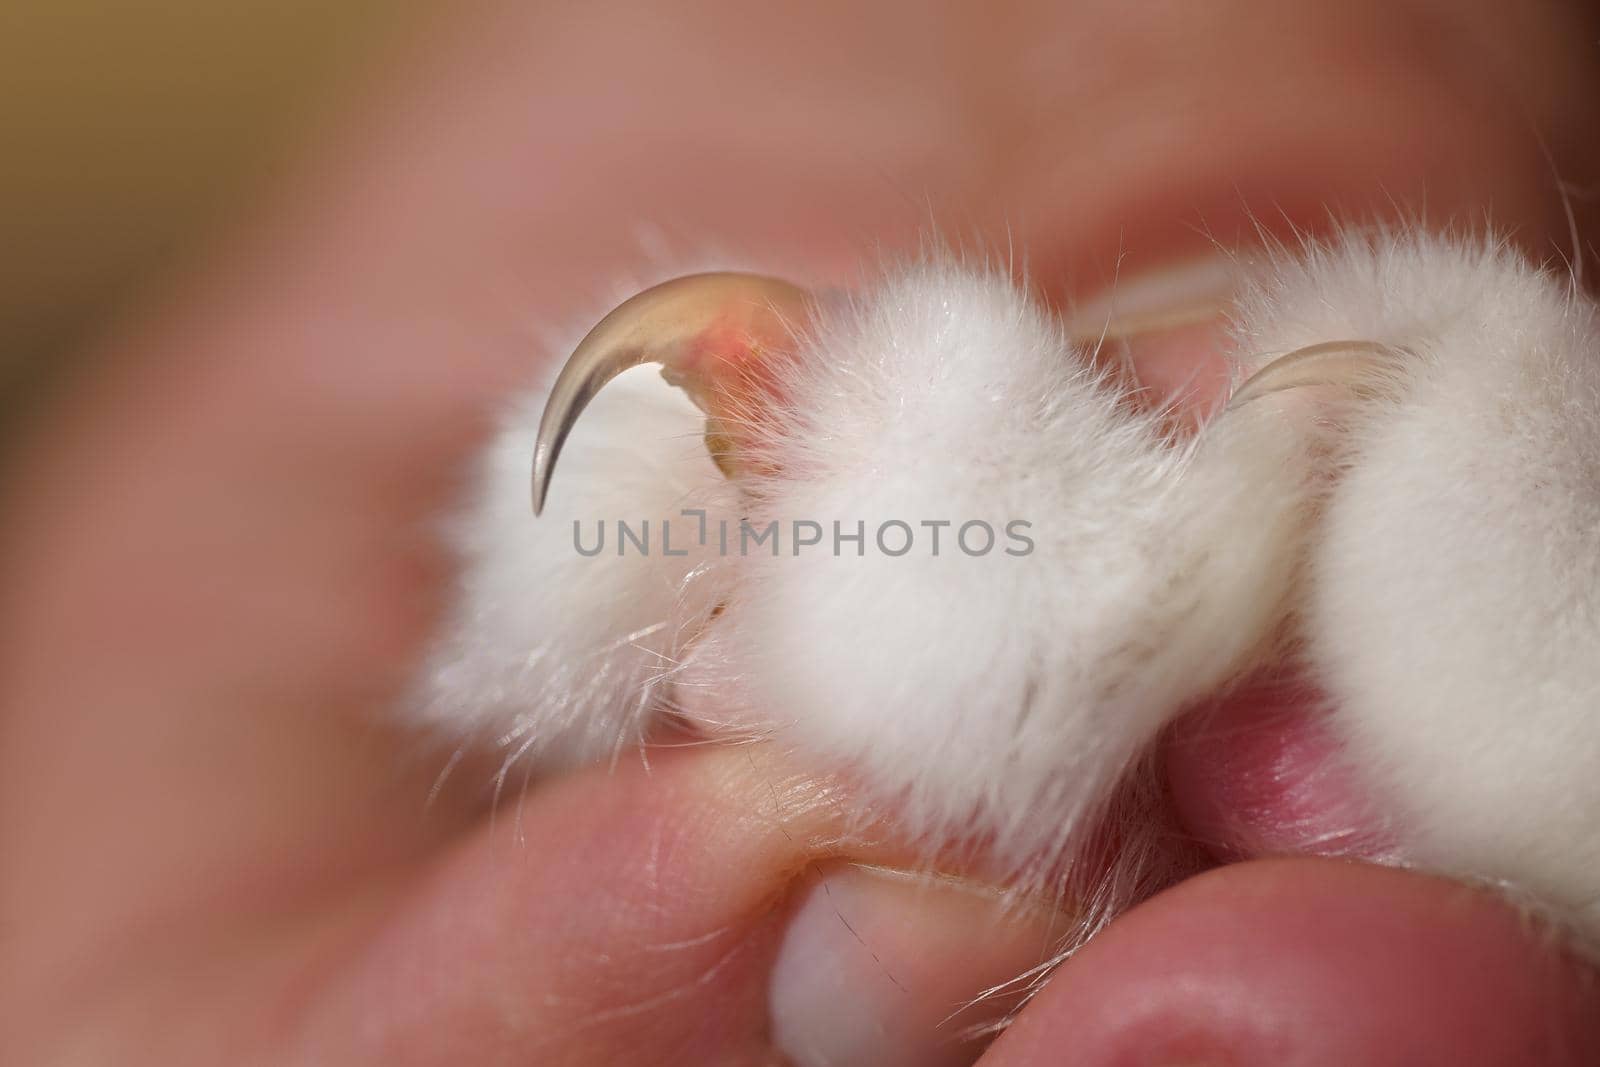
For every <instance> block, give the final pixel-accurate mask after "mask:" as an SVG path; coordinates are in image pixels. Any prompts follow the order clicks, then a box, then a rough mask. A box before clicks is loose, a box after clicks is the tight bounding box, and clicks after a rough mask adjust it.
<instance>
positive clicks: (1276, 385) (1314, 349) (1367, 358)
mask: <svg viewBox="0 0 1600 1067" xmlns="http://www.w3.org/2000/svg"><path fill="white" fill-rule="evenodd" d="M1404 358H1405V350H1404V349H1401V348H1397V347H1395V346H1394V345H1386V344H1381V343H1379V342H1377V341H1323V342H1321V343H1320V344H1314V345H1306V346H1305V347H1304V348H1297V349H1295V350H1294V351H1293V352H1290V353H1289V354H1288V355H1285V356H1279V357H1278V358H1277V359H1275V360H1273V361H1272V362H1271V363H1268V364H1267V365H1266V366H1265V367H1262V368H1261V369H1260V370H1258V371H1256V372H1255V373H1254V374H1252V375H1251V376H1250V377H1249V378H1248V379H1246V380H1245V382H1244V384H1243V385H1241V386H1239V388H1238V389H1236V390H1235V391H1234V394H1233V396H1232V397H1231V398H1230V399H1229V401H1228V410H1230V411H1232V410H1235V409H1237V408H1241V407H1243V406H1244V405H1246V404H1248V403H1250V402H1251V401H1254V400H1259V399H1260V398H1261V397H1264V396H1270V395H1271V394H1273V393H1281V392H1283V391H1284V390H1286V389H1300V388H1303V387H1305V386H1313V385H1337V386H1344V387H1346V388H1349V389H1350V390H1352V391H1353V392H1355V393H1358V394H1367V393H1372V392H1375V391H1377V388H1378V387H1379V386H1380V385H1381V384H1382V383H1383V382H1384V381H1386V380H1387V379H1388V377H1389V375H1390V373H1391V372H1392V371H1393V370H1394V369H1395V367H1396V366H1397V365H1398V363H1399V362H1400V361H1401V360H1402V359H1404Z"/></svg>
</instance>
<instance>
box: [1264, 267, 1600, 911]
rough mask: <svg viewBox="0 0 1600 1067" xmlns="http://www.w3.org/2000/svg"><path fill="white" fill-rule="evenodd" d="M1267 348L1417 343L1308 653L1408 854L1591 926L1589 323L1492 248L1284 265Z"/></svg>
mask: <svg viewBox="0 0 1600 1067" xmlns="http://www.w3.org/2000/svg"><path fill="white" fill-rule="evenodd" d="M1248 317H1249V319H1250V320H1251V322H1252V324H1253V325H1252V326H1251V327H1250V329H1249V336H1250V338H1251V341H1252V343H1253V344H1254V345H1255V346H1256V347H1257V348H1258V349H1260V350H1263V351H1271V350H1279V351H1282V350H1287V349H1290V348H1294V347H1296V346H1298V345H1301V344H1305V343H1310V342H1312V341H1320V340H1327V339H1331V338H1337V337H1362V338H1367V339H1371V340H1377V341H1381V342H1384V343H1388V344H1393V345H1398V346H1404V347H1405V348H1406V349H1408V350H1409V353H1410V355H1409V357H1408V358H1406V359H1404V360H1403V361H1402V362H1401V363H1400V364H1399V365H1398V367H1397V368H1396V369H1397V370H1398V371H1399V377H1398V382H1397V387H1391V388H1386V389H1385V390H1383V391H1382V392H1381V393H1380V395H1378V396H1376V397H1373V398H1369V399H1368V400H1366V401H1364V402H1362V403H1361V404H1359V405H1358V406H1357V407H1356V409H1355V414H1354V416H1353V418H1352V420H1351V421H1350V422H1349V424H1348V426H1347V428H1346V430H1345V434H1344V440H1343V444H1342V446H1341V449H1340V455H1339V459H1340V460H1341V465H1342V467H1343V471H1342V475H1341V477H1340V478H1339V480H1338V482H1337V484H1336V486H1335V488H1334V489H1333V491H1332V495H1331V496H1330V497H1329V499H1328V501H1327V505H1326V513H1325V516H1324V517H1323V520H1322V522H1321V524H1320V527H1319V530H1318V537H1317V542H1316V544H1315V546H1314V549H1313V553H1312V571H1311V574H1312V578H1313V580H1312V582H1311V583H1310V586H1309V588H1308V596H1307V600H1306V608H1305V610H1306V616H1307V621H1306V628H1305V632H1306V638H1307V642H1308V653H1309V656H1310V658H1311V661H1312V663H1313V665H1314V666H1315V667H1316V668H1317V670H1318V671H1319V673H1320V675H1321V678H1322V681H1323V683H1324V685H1325V687H1326V688H1327V690H1328V693H1329V696H1330V697H1331V703H1332V707H1333V709H1334V710H1333V718H1332V721H1333V724H1334V725H1335V727H1336V729H1337V730H1338V731H1339V733H1340V734H1341V735H1342V737H1343V738H1344V739H1345V740H1346V741H1347V743H1348V745H1349V747H1350V752H1351V756H1352V760H1351V763H1352V765H1353V766H1355V767H1357V768H1358V769H1359V770H1360V771H1361V772H1362V773H1363V774H1364V776H1365V777H1366V779H1367V780H1368V782H1369V783H1370V784H1371V786H1372V787H1373V788H1374V789H1375V790H1376V791H1377V794H1378V796H1379V797H1380V798H1381V800H1382V801H1384V802H1385V804H1384V806H1385V807H1386V808H1387V809H1388V810H1389V811H1391V812H1392V813H1393V820H1394V825H1395V828H1396V831H1397V832H1398V834H1399V835H1400V837H1401V839H1402V844H1403V845H1404V846H1405V851H1406V852H1407V853H1408V854H1410V855H1411V856H1412V857H1413V858H1415V859H1416V860H1418V861H1419V862H1422V863H1424V864H1427V865H1430V866H1434V867H1437V868H1441V869H1443V870H1446V871H1449V872H1453V873H1456V874H1460V875H1466V876H1471V877H1478V878H1489V879H1497V880H1507V881H1510V882H1514V883H1516V884H1518V885H1519V886H1521V887H1524V888H1527V889H1531V890H1533V891H1534V892H1535V893H1536V894H1537V895H1538V896H1540V897H1542V898H1543V899H1545V900H1546V901H1547V902H1550V903H1553V904H1556V905H1558V906H1560V907H1562V908H1563V909H1564V910H1568V911H1572V912H1580V913H1586V916H1585V917H1586V920H1587V921H1588V922H1589V923H1591V924H1594V923H1600V317H1597V314H1596V309H1595V306H1594V304H1593V302H1592V301H1591V300H1589V299H1588V298H1586V297H1582V296H1578V295H1575V294H1574V293H1573V292H1572V291H1571V288H1570V286H1569V284H1568V283H1567V281H1566V280H1565V279H1564V278H1558V277H1554V276H1552V275H1549V274H1546V273H1543V272H1540V271H1537V270H1535V269H1533V268H1531V267H1530V266H1528V265H1527V264H1526V263H1525V262H1523V261H1522V260H1521V259H1520V258H1518V257H1517V256H1515V255H1514V254H1512V253H1510V252H1508V251H1505V250H1504V249H1501V248H1497V247H1495V246H1492V245H1489V244H1487V243H1484V242H1453V241H1446V240H1442V239H1430V238H1423V237H1414V236H1413V237H1394V236H1377V237H1370V238H1363V237H1355V238H1351V239H1348V240H1346V241H1344V242H1343V243H1341V244H1338V245H1335V246H1332V247H1330V248H1326V249H1321V250H1316V251H1314V252H1313V253H1312V254H1311V255H1310V256H1309V258H1306V259H1303V260H1301V261H1300V262H1298V263H1295V264H1290V263H1285V264H1281V265H1280V266H1279V269H1278V270H1277V271H1276V272H1275V273H1274V275H1273V276H1272V280H1271V282H1270V284H1269V285H1268V286H1266V287H1265V288H1263V289H1262V290H1260V291H1259V292H1258V293H1257V294H1256V295H1255V297H1254V299H1253V302H1252V304H1251V306H1250V308H1249V313H1248Z"/></svg>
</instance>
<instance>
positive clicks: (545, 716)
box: [417, 367, 731, 767]
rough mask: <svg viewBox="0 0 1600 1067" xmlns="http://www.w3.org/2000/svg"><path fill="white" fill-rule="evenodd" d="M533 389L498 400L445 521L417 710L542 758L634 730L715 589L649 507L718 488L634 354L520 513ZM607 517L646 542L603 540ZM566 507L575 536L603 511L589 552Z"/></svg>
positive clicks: (612, 529)
mask: <svg viewBox="0 0 1600 1067" xmlns="http://www.w3.org/2000/svg"><path fill="white" fill-rule="evenodd" d="M553 375H554V369H552V370H551V371H550V372H549V377H553ZM547 392H548V382H546V383H542V384H541V385H540V386H539V387H538V388H535V389H534V390H532V391H531V392H530V393H529V394H528V395H526V396H524V397H522V398H520V399H519V400H518V401H517V402H516V403H515V404H514V405H513V406H512V407H511V409H510V410H509V411H508V413H507V416H506V418H505V421H504V424H503V429H502V430H501V432H500V433H499V434H498V435H497V437H496V438H495V440H494V442H493V444H492V445H491V446H490V447H489V448H488V449H487V450H486V451H485V453H484V455H483V457H482V460H481V463H480V467H479V469H478V470H477V471H476V473H475V476H474V484H473V485H472V487H471V491H470V494H469V499H468V500H467V502H466V505H465V507H464V508H463V509H462V511H461V512H460V513H459V514H458V515H457V516H456V517H455V518H454V519H453V521H452V522H451V524H450V529H449V537H450V541H451V543H452V545H453V547H454V548H455V550H456V552H457V553H458V555H459V556H460V558H461V562H462V570H461V578H460V588H459V592H458V595H457V599H456V603H455V605H454V607H453V609H452V612H451V616H450V618H449V619H448V620H447V622H446V624H445V626H444V627H443V631H442V633H443V636H442V639H441V640H440V642H439V644H438V646H437V647H436V649H435V650H434V652H433V654H432V656H431V658H430V661H429V664H428V667H427V670H426V674H425V678H424V685H423V692H422V694H421V697H420V700H419V702H418V709H417V713H418V714H419V715H420V716H421V717H422V719H423V720H424V721H425V722H427V723H429V724H432V725H434V726H437V727H439V728H441V729H443V730H445V731H447V732H448V733H450V734H452V735H455V736H465V737H468V738H476V739H477V740H478V741H479V742H480V743H485V744H489V743H498V744H500V745H502V746H503V747H505V748H506V749H507V750H508V752H509V753H512V754H515V755H516V756H518V757H519V758H526V759H528V760H530V761H532V762H533V763H534V764H535V765H537V766H546V767H549V766H562V765H570V764H573V763H579V762H584V761H590V760H594V759H600V758H606V757H609V756H612V755H614V754H615V753H616V752H618V751H619V750H620V749H621V748H622V747H624V746H628V745H633V744H636V743H637V742H638V741H639V740H640V739H641V738H642V736H643V733H644V731H645V729H646V728H647V726H648V723H649V719H650V716H651V715H653V714H654V713H655V712H656V710H657V708H658V706H659V704H660V701H661V699H662V697H663V692H664V686H663V685H662V682H663V681H664V680H665V679H666V678H668V677H670V674H671V671H672V668H673V667H674V665H675V664H676V662H677V659H678V657H679V656H680V655H681V653H682V651H683V648H684V646H685V644H686V643H687V641H688V640H689V639H690V638H691V637H692V635H693V634H694V632H695V631H696V630H697V629H698V627H699V625H700V624H701V622H702V621H703V618H704V616H705V614H706V612H707V611H708V610H709V609H710V608H711V607H712V606H713V605H714V604H715V603H716V600H717V595H718V594H717V591H716V580H717V574H716V568H715V567H714V566H710V565H709V564H711V562H712V560H711V558H710V557H709V555H708V553H707V552H706V551H705V550H703V549H702V548H701V547H700V546H699V545H697V544H696V543H695V540H694V539H691V538H675V540H674V543H673V545H672V550H673V551H674V552H677V551H679V550H680V549H681V550H686V551H687V554H686V555H684V556H677V555H672V556H667V555H665V554H663V553H662V551H661V547H662V546H661V543H660V537H661V521H662V519H663V518H674V519H676V518H677V517H678V516H679V512H680V510H681V509H683V508H706V509H709V511H710V513H711V516H712V521H715V520H716V517H717V516H720V515H721V514H723V509H725V508H727V507H728V506H729V501H730V499H731V495H730V491H729V489H728V487H727V485H726V483H725V482H724V480H723V478H722V476H721V475H720V474H719V473H718V472H717V469H716V466H715V465H714V464H713V463H712V462H711V460H710V458H709V456H708V455H707V454H706V449H705V445H704V443H703V437H702V430H703V424H704V417H703V416H702V415H701V414H700V412H699V410H698V409H696V408H695V407H694V405H693V404H691V403H690V402H689V401H688V399H687V398H685V397H684V395H683V394H682V393H680V392H678V391H677V390H675V389H673V388H672V387H670V386H668V385H667V384H666V383H665V382H664V381H662V380H661V378H660V376H659V375H658V374H656V373H655V371H654V369H653V368H650V367H639V368H636V369H634V370H632V371H629V372H627V373H625V374H623V375H622V376H620V377H619V378H617V380H616V381H614V382H613V383H612V384H611V386H610V387H609V388H607V389H606V390H604V391H603V392H602V393H601V394H600V396H598V397H596V398H595V400H594V401H593V403H591V405H590V407H589V410H588V411H587V412H585V415H584V418H583V419H582V420H581V421H580V422H579V423H578V425H577V427H576V429H575V430H574V431H573V434H572V437H571V439H570V440H569V441H568V442H567V449H566V454H565V455H564V457H563V459H562V464H561V469H560V471H559V472H558V474H557V476H556V478H555V480H554V482H553V483H552V485H551V489H550V495H549V497H548V499H547V500H546V502H545V511H544V514H543V515H542V516H541V517H540V518H538V519H535V518H534V515H533V511H532V508H531V506H530V504H529V492H528V480H529V469H530V467H529V464H530V457H531V456H532V454H533V440H534V434H535V431H536V429H537V426H538V422H539V413H540V411H541V409H542V408H543V406H544V400H545V396H546V394H547ZM619 520H623V521H626V522H628V523H629V524H630V527H631V528H632V529H633V530H635V531H638V530H640V529H641V526H640V523H641V521H642V520H648V521H649V524H650V534H651V544H650V549H651V551H650V553H649V554H644V553H640V552H636V551H634V550H633V547H632V545H631V544H630V545H629V546H628V549H627V552H626V553H625V554H623V555H619V554H618V544H617V529H616V523H617V522H618V521H619ZM574 521H578V522H581V523H582V544H583V546H584V547H585V548H586V549H592V548H593V547H594V545H595V543H596V541H595V538H596V534H595V524H596V523H597V522H601V523H603V524H604V525H605V527H606V531H605V547H604V550H603V551H602V552H601V553H600V554H598V555H596V556H593V557H592V558H591V557H586V556H584V555H582V554H580V553H579V552H578V551H577V549H576V548H575V546H574V540H573V522H574ZM675 525H678V524H676V523H675ZM687 529H688V527H687V526H679V529H678V530H675V531H674V533H675V534H677V533H680V532H686V531H687Z"/></svg>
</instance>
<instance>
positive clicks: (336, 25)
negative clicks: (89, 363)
mask: <svg viewBox="0 0 1600 1067" xmlns="http://www.w3.org/2000/svg"><path fill="white" fill-rule="evenodd" d="M423 9H424V5H423V4H422V3H421V2H412V0H338V2H334V3H328V2H322V0H224V2H221V3H217V2H207V0H142V2H140V3H137V4H113V3H106V2H105V0H6V3H4V4H0V87H3V88H0V145H3V147H0V249H3V250H4V254H3V256H0V425H10V423H11V420H10V419H9V418H8V417H7V416H10V415H13V414H15V412H16V410H17V408H18V407H19V406H20V405H22V404H24V403H26V402H27V401H28V400H29V399H30V398H31V397H33V396H34V395H35V394H36V393H37V392H38V391H39V390H42V389H46V388H49V387H50V385H51V384H52V383H54V382H57V381H59V380H60V378H61V376H62V374H63V373H65V371H66V370H67V367H66V366H65V360H66V359H67V358H68V357H69V355H70V354H71V353H72V352H73V351H75V350H76V349H77V347H78V346H79V342H80V341H81V340H82V339H83V338H84V337H85V336H86V335H88V334H91V333H93V332H95V331H96V330H97V329H98V328H99V327H100V326H101V325H102V324H103V323H104V322H105V320H106V319H107V318H108V317H110V316H112V315H114V314H116V311H117V309H118V308H119V307H121V306H122V305H123V304H124V303H125V302H127V301H128V300H130V299H132V298H134V297H135V295H136V294H137V293H138V292H139V291H140V290H141V287H142V286H143V285H145V284H151V283H154V282H156V281H157V280H159V279H160V278H161V277H162V276H163V275H164V274H165V272H166V268H167V267H168V266H169V265H170V264H172V263H174V262H175V261H176V260H177V259H179V258H180V257H181V256H182V254H183V252H184V251H185V250H186V249H189V248H192V247H193V246H194V244H195V243H197V242H198V241H200V240H202V239H203V237H204V235H205V233H206V232H207V230H208V228H209V227H210V226H211V225H213V224H214V222H215V221H216V220H218V219H219V218H220V217H222V216H223V215H224V212H225V209H226V208H227V207H228V206H230V205H234V204H236V203H238V202H239V201H240V200H241V199H242V198H246V197H247V196H248V195H249V194H250V193H251V192H252V190H253V189H254V188H255V187H256V186H258V185H259V184H261V183H262V182H264V181H267V180H269V179H270V178H271V177H272V176H273V175H274V174H275V173H277V171H278V170H279V168H280V167H281V164H282V162H283V161H284V160H286V159H287V158H289V157H290V155H291V153H292V149H293V146H294V145H295V144H296V143H298V141H299V140H300V139H301V138H303V137H304V136H305V135H306V130H307V127H308V126H309V125H312V124H313V119H314V117H315V116H316V115H317V114H318V113H319V111H320V109H321V107H322V106H323V105H324V104H325V102H326V100H327V98H328V97H329V96H330V95H332V94H334V93H336V92H337V91H338V87H339V86H340V85H341V84H343V83H344V82H346V81H349V80H350V79H352V78H353V77H355V76H356V74H355V72H357V71H359V70H362V69H364V67H365V64H364V63H363V62H362V61H363V59H364V58H366V57H367V56H368V55H369V54H370V53H372V52H374V51H376V50H378V49H380V48H381V47H382V45H383V43H384V42H385V41H386V40H388V39H391V38H392V37H393V36H394V35H396V34H397V33H398V32H399V31H401V30H402V28H404V27H408V26H411V25H413V24H414V20H416V19H417V18H418V17H419V15H420V14H421V12H422V11H423ZM0 443H3V442H0Z"/></svg>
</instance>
